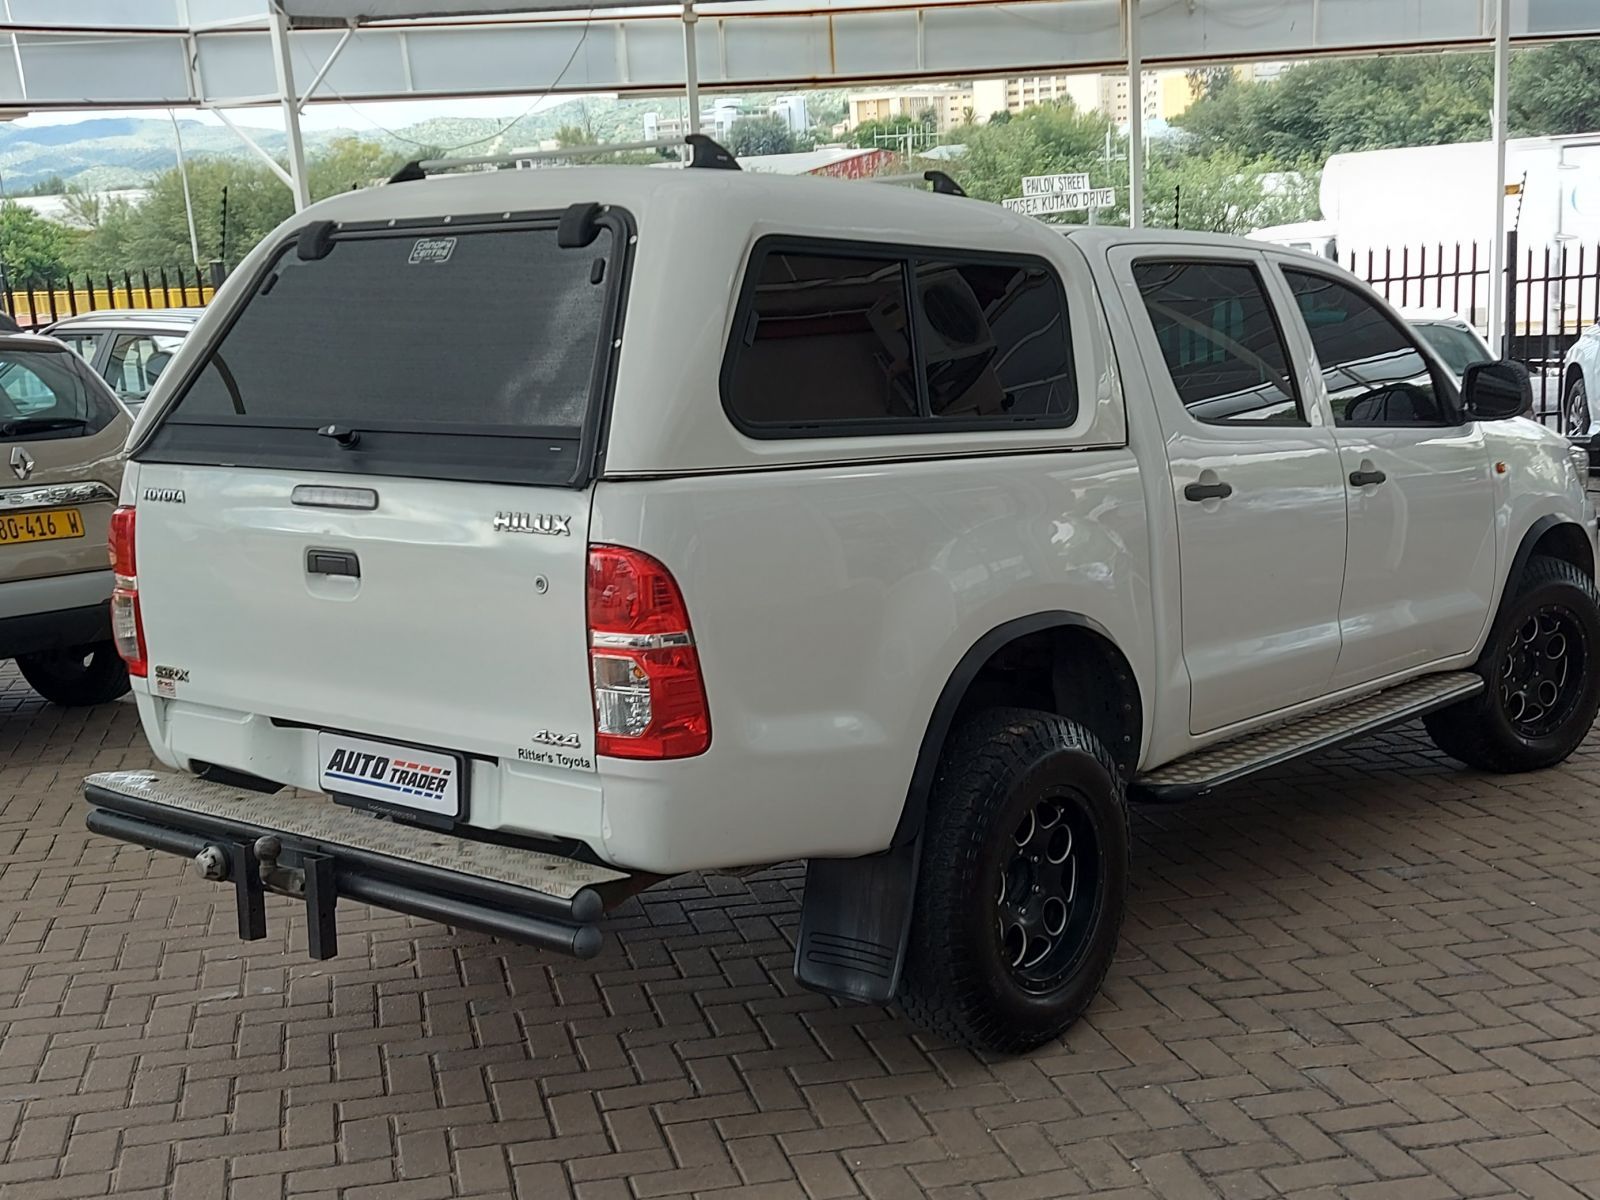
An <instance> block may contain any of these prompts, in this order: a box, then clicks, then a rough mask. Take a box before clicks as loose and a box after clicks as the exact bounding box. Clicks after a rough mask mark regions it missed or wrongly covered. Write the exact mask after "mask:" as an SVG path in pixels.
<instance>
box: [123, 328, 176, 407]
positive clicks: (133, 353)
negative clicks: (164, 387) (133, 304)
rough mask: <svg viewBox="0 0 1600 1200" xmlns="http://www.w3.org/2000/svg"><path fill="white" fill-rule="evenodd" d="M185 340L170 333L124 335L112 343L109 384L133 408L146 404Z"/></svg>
mask: <svg viewBox="0 0 1600 1200" xmlns="http://www.w3.org/2000/svg"><path fill="white" fill-rule="evenodd" d="M181 345H183V339H182V338H181V337H177V336H175V335H173V334H167V333H123V334H118V335H117V340H116V341H114V342H112V343H111V354H110V357H108V358H107V360H106V368H105V377H106V382H107V383H109V384H110V385H111V386H112V387H113V388H115V389H116V391H117V395H119V396H121V397H122V399H123V401H124V402H126V403H127V404H128V405H129V406H131V407H135V408H136V407H138V406H139V405H140V404H142V403H144V398H145V397H146V396H148V395H149V394H150V389H151V388H152V387H154V386H155V382H156V380H157V379H159V378H161V373H162V372H163V371H165V370H166V369H167V364H168V363H169V362H171V361H172V356H173V355H174V354H176V353H177V350H178V347H179V346H181Z"/></svg>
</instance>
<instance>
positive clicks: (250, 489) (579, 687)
mask: <svg viewBox="0 0 1600 1200" xmlns="http://www.w3.org/2000/svg"><path fill="white" fill-rule="evenodd" d="M297 488H299V489H301V490H300V492H299V493H298V496H297V493H296V489H297ZM329 489H334V490H333V491H331V492H330V490H329ZM340 489H345V490H342V491H341V490H340ZM138 493H139V503H138V525H137V529H138V532H137V556H138V572H139V603H140V612H141V616H142V619H143V622H144V632H145V643H146V646H147V648H148V653H149V662H150V676H149V678H150V687H151V689H152V690H153V691H155V692H156V694H158V695H166V696H168V697H170V698H177V699H181V700H184V701H186V702H192V703H194V704H200V705H206V706H211V707H215V708H221V709H227V710H231V711H236V712H241V713H254V714H259V715H261V716H265V717H269V718H272V719H274V720H276V721H281V722H291V723H300V724H305V725H311V726H315V727H318V728H326V729H335V730H343V731H346V732H351V733H358V734H363V735H371V736H373V737H380V738H389V739H395V740H398V741H402V742H413V743H417V744H420V745H423V746H435V747H439V748H441V749H446V750H456V751H465V752H468V753H472V754H481V755H489V756H494V757H501V756H505V757H512V758H515V757H517V756H518V750H519V748H526V747H529V746H530V745H541V744H542V745H547V746H548V745H562V746H564V747H566V748H567V749H568V751H569V752H571V753H574V754H577V755H581V756H583V757H588V758H591V760H592V750H593V737H594V732H593V731H594V715H593V707H592V704H593V702H592V699H591V696H590V691H589V664H588V650H587V645H586V641H587V634H586V630H587V625H586V620H585V613H584V585H585V572H586V554H587V541H588V538H587V533H588V524H589V500H590V492H589V491H588V490H581V491H580V490H572V489H567V488H528V487H519V486H512V485H500V484H484V483H457V482H450V481H443V480H420V479H399V478H377V477H372V476H361V477H355V476H335V475H329V474H325V473H312V472H298V473H297V472H285V471H267V470H250V471H240V470H237V469H231V468H225V467H194V466H175V465H169V464H154V463H150V464H144V465H142V466H141V469H140V473H139V487H138ZM368 494H370V495H371V496H372V498H373V500H374V502H375V507H373V508H370V509H348V508H344V509H341V508H330V507H324V506H323V504H324V503H326V502H327V500H328V498H329V497H330V496H332V497H335V498H336V499H339V500H341V502H345V503H348V502H350V501H349V497H351V496H355V497H364V496H366V495H368ZM535 531H543V532H535ZM178 749H179V751H180V752H181V750H182V747H178Z"/></svg>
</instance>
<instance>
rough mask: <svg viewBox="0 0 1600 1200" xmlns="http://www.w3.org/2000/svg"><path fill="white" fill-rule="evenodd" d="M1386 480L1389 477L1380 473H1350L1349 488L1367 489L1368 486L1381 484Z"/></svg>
mask: <svg viewBox="0 0 1600 1200" xmlns="http://www.w3.org/2000/svg"><path fill="white" fill-rule="evenodd" d="M1387 478H1389V477H1388V476H1387V475H1385V474H1384V473H1383V472H1382V471H1351V472H1350V486H1351V487H1367V486H1368V485H1374V484H1379V483H1382V482H1383V481H1384V480H1385V479H1387Z"/></svg>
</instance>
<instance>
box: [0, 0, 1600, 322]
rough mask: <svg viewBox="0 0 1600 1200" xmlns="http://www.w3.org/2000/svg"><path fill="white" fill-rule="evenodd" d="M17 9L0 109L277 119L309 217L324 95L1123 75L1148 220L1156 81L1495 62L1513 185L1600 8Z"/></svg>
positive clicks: (86, 2) (1176, 0)
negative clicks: (1519, 66) (1266, 71)
mask: <svg viewBox="0 0 1600 1200" xmlns="http://www.w3.org/2000/svg"><path fill="white" fill-rule="evenodd" d="M0 16H3V18H4V19H3V20H0V107H8V108H12V109H26V110H48V109H83V108H138V107H161V108H171V107H190V106H195V107H202V108H208V109H211V110H213V111H216V112H217V114H218V116H219V117H221V118H222V119H223V120H224V121H225V122H227V123H228V124H230V125H232V124H233V123H232V121H230V120H229V119H228V117H227V115H226V114H225V113H224V112H223V111H222V110H223V109H227V108H238V107H247V106H252V105H255V106H260V105H275V106H278V107H279V108H281V110H282V112H283V117H284V124H285V127H286V130H287V134H288V144H289V153H288V167H287V169H284V168H283V167H282V166H280V165H278V164H277V163H276V162H274V161H273V160H272V159H271V157H270V156H268V155H267V154H265V153H264V152H262V151H261V150H260V148H259V147H254V143H251V145H252V147H254V148H255V149H256V150H257V153H259V154H261V157H262V158H264V159H266V160H267V161H268V162H269V163H271V165H272V167H273V169H274V170H275V171H277V172H278V173H279V174H280V175H281V177H282V178H283V179H284V181H285V182H286V183H287V184H288V185H289V186H290V188H292V189H293V191H294V193H295V200H296V203H297V204H300V205H304V204H305V203H306V200H307V193H306V185H305V161H304V149H303V143H302V139H301V137H300V126H299V116H300V112H301V110H302V109H303V108H304V106H305V105H306V104H314V103H318V102H341V101H342V102H352V101H357V102H358V101H373V100H399V99H409V98H422V97H433V98H444V97H465V96H492V95H519V96H527V95H530V94H539V93H545V94H563V93H584V92H645V93H650V92H655V93H660V92H666V91H677V90H683V91H686V92H687V95H688V110H689V123H690V127H691V130H693V129H695V128H696V127H697V123H698V117H699V103H698V91H699V88H700V87H701V86H710V87H715V88H719V89H728V90H733V89H756V88H781V87H801V86H823V87H825V86H840V85H846V84H850V83H857V82H868V81H876V80H888V79H894V80H905V79H941V78H973V77H983V76H1002V75H1028V74H1054V73H1060V72H1067V71H1090V70H1097V71H1116V70H1121V71H1126V72H1127V73H1128V76H1129V94H1130V97H1131V98H1132V99H1133V102H1132V103H1130V105H1129V110H1130V114H1131V121H1130V125H1131V128H1130V135H1131V136H1130V151H1129V157H1130V159H1131V160H1132V161H1131V162H1130V164H1129V165H1130V185H1129V206H1130V210H1131V211H1132V212H1133V214H1134V215H1135V216H1134V219H1135V220H1137V219H1138V214H1139V213H1140V212H1141V211H1142V192H1143V157H1144V154H1143V152H1144V138H1143V131H1142V128H1141V126H1142V114H1143V106H1142V104H1141V103H1139V101H1138V97H1139V95H1140V85H1141V81H1142V78H1143V70H1144V69H1147V68H1151V67H1158V66H1188V65H1203V64H1207V63H1218V62H1236V61H1241V60H1249V59H1271V58H1294V57H1300V56H1306V55H1327V54H1370V53H1382V52H1385V51H1407V50H1447V49H1467V48H1475V49H1489V48H1493V49H1494V50H1495V51H1496V56H1495V57H1496V67H1497V86H1496V91H1495V109H1494V118H1495V120H1494V129H1495V137H1496V141H1497V143H1498V147H1499V149H1498V159H1499V161H1500V163H1501V174H1502V176H1503V174H1504V161H1505V150H1504V142H1505V135H1506V95H1507V88H1506V75H1507V63H1508V59H1509V51H1510V48H1511V46H1513V45H1516V44H1527V43H1539V42H1546V41H1551V40H1556V39H1561V38H1569V37H1596V36H1600V0H703V2H701V3H699V4H698V6H697V4H696V3H695V2H694V0H688V2H684V3H681V4H680V3H668V4H660V3H657V4H650V3H647V2H645V0H587V2H586V3H580V2H578V0H139V3H138V4H137V5H130V4H128V3H127V0H71V2H70V3H62V2H61V0H0ZM7 41H9V42H10V45H9V47H7V46H6V44H5V43H6V42H7ZM8 48H9V50H10V53H9V54H7V53H6V50H7V49H8ZM299 80H304V81H306V82H305V83H304V85H303V86H301V85H299V84H298V83H297V81H299ZM241 136H244V135H243V134H242V133H241ZM245 140H246V141H249V139H248V138H246V139H245ZM1500 186H1501V193H1502V194H1503V192H1504V180H1503V178H1502V180H1501V181H1500ZM1499 207H1500V209H1501V210H1502V211H1503V208H1504V206H1503V205H1501V206H1499ZM1502 225H1503V216H1502ZM1497 233H1500V234H1503V228H1502V229H1501V230H1499V231H1497ZM1504 240H1505V239H1504V237H1503V236H1498V237H1497V238H1496V242H1495V245H1496V247H1497V248H1500V249H1497V253H1503V245H1504ZM1497 265H1498V266H1502V267H1503V263H1500V264H1497ZM1497 290H1498V289H1491V291H1492V292H1495V291H1497ZM1499 302H1500V298H1499V297H1498V296H1496V304H1497V305H1498V304H1499ZM1493 315H1494V317H1495V321H1496V323H1495V326H1494V328H1495V329H1498V309H1497V310H1496V312H1495V313H1494V314H1493Z"/></svg>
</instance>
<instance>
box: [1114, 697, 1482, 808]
mask: <svg viewBox="0 0 1600 1200" xmlns="http://www.w3.org/2000/svg"><path fill="white" fill-rule="evenodd" d="M1483 687H1484V683H1483V677H1482V676H1481V675H1476V674H1474V673H1473V672H1471V671H1450V672H1447V673H1444V674H1439V675H1424V676H1421V677H1420V678H1417V679H1412V680H1409V681H1408V682H1406V683H1402V684H1398V685H1397V686H1395V687H1392V688H1385V689H1384V690H1383V691H1381V692H1373V693H1371V694H1370V695H1366V696H1362V697H1360V698H1359V699H1356V700H1351V701H1348V702H1347V703H1344V704H1340V705H1337V706H1335V707H1333V708H1324V709H1320V710H1318V711H1317V712H1314V713H1311V714H1309V715H1307V716H1304V717H1300V718H1298V719H1296V720H1293V721H1288V722H1285V723H1284V724H1281V725H1273V726H1271V727H1269V728H1267V729H1259V730H1256V731H1255V732H1254V733H1248V734H1245V735H1244V736H1243V737H1239V738H1234V739H1232V740H1230V741H1226V742H1221V743H1219V744H1218V745H1215V746H1208V747H1206V748H1205V749H1203V750H1197V751H1195V752H1194V753H1193V754H1190V755H1186V756H1185V757H1183V758H1180V759H1178V760H1177V761H1176V762H1171V763H1167V764H1166V765H1165V766H1160V767H1157V768H1156V769H1155V770H1153V771H1147V772H1145V773H1144V774H1142V775H1140V776H1139V777H1138V778H1137V779H1135V780H1134V784H1133V792H1134V795H1135V796H1136V797H1142V798H1145V799H1149V800H1156V801H1175V800H1186V799H1189V798H1191V797H1194V796H1200V795H1204V794H1205V793H1206V792H1209V791H1211V790H1212V789H1213V788H1217V787H1220V786H1221V785H1222V784H1225V783H1231V782H1233V781H1234V780H1235V779H1242V778H1243V777H1244V776H1246V775H1253V774H1254V773H1255V772H1257V771H1265V770H1266V769H1267V768H1268V767H1275V766H1278V765H1279V764H1280V763H1285V762H1288V761H1290V760H1291V759H1295V758H1301V757H1303V756H1305V755H1307V754H1315V753H1317V752H1318V751H1320V750H1326V749H1328V748H1330V747H1332V746H1337V745H1338V744H1339V743H1340V742H1347V741H1349V740H1350V739H1352V738H1358V737H1363V736H1365V735H1366V734H1369V733H1376V732H1378V731H1379V730H1381V729H1386V728H1388V727H1389V726H1391V725H1398V724H1399V723H1400V722H1402V721H1409V720H1411V719H1412V718H1413V717H1420V716H1422V715H1423V714H1424V713H1430V712H1433V711H1434V710H1435V709H1439V708H1447V707H1448V706H1450V705H1452V704H1455V703H1456V702H1457V701H1460V700H1465V699H1467V698H1468V697H1471V696H1475V695H1477V694H1478V693H1479V692H1481V691H1482V690H1483Z"/></svg>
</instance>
